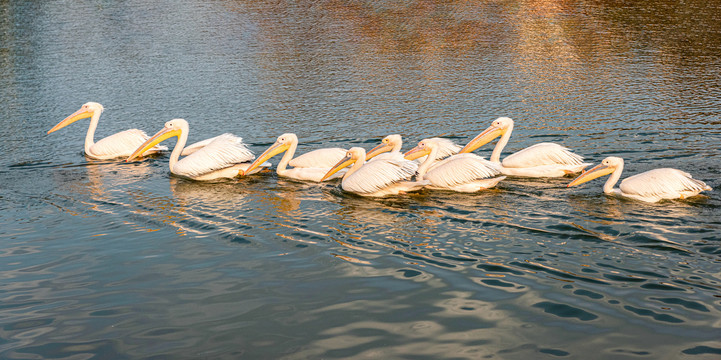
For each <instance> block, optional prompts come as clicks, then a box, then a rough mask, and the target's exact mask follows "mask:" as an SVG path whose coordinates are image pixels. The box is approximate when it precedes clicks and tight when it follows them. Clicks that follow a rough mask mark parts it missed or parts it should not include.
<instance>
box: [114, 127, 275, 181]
mask: <svg viewBox="0 0 721 360" xmlns="http://www.w3.org/2000/svg"><path fill="white" fill-rule="evenodd" d="M188 130H189V126H188V122H187V121H185V120H183V119H173V120H170V121H168V122H166V123H165V126H164V127H163V129H162V130H160V131H158V133H157V134H155V135H153V137H151V138H150V139H148V140H147V141H145V142H144V143H143V144H142V145H140V146H139V147H138V148H137V149H136V150H135V152H133V153H132V154H131V155H130V156H129V157H128V158H127V159H126V160H125V161H130V160H133V159H135V158H137V157H140V156H141V154H143V153H145V152H146V151H147V150H148V149H150V148H152V147H153V146H155V145H157V144H158V143H160V142H162V141H164V140H166V139H168V138H171V137H173V136H177V137H178V142H177V143H176V144H175V148H173V152H172V153H170V161H169V166H170V172H171V173H173V174H175V175H178V176H181V177H185V178H189V179H192V180H214V179H220V178H233V177H236V176H238V173H239V172H240V171H243V170H245V169H247V168H248V166H250V161H251V160H253V159H254V158H255V156H254V155H253V153H252V152H251V151H250V150H249V149H248V148H247V147H246V146H245V144H244V143H243V139H241V138H239V137H237V136H235V135H233V134H223V135H220V136H216V137H215V138H212V139H209V140H210V141H208V142H207V144H206V145H205V146H203V147H202V148H197V149H195V150H194V151H193V152H192V153H191V154H190V155H188V156H186V157H184V158H182V159H180V160H178V158H179V157H180V155H181V153H182V152H183V148H184V147H185V143H186V141H187V140H188ZM201 143H206V142H205V141H203V142H201ZM194 145H195V144H194ZM196 146H197V145H196ZM260 170H261V169H257V171H260Z"/></svg>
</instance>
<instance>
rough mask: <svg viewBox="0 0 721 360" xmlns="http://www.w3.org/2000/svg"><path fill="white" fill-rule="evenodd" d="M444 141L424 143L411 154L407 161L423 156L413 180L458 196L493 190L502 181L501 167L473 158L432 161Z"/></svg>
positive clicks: (462, 156)
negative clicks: (458, 194)
mask: <svg viewBox="0 0 721 360" xmlns="http://www.w3.org/2000/svg"><path fill="white" fill-rule="evenodd" d="M440 140H444V139H439V138H433V139H424V140H421V141H420V142H419V143H418V146H416V147H414V148H413V149H411V150H410V151H408V152H406V154H405V158H406V159H407V160H414V159H417V158H419V157H422V156H426V160H424V161H423V163H422V164H421V165H420V166H419V167H418V175H417V176H416V180H428V181H430V183H431V184H430V185H428V186H427V187H428V188H430V189H446V190H453V191H458V192H476V191H480V190H483V189H488V188H491V187H494V186H496V184H498V182H499V181H501V180H503V179H505V178H506V177H505V176H498V175H499V174H500V166H499V165H497V164H495V163H492V162H490V161H487V160H485V159H483V158H482V157H480V156H478V155H475V154H457V155H452V156H450V157H448V158H446V159H444V160H435V159H437V157H438V151H439V149H440V148H441V143H442V141H440Z"/></svg>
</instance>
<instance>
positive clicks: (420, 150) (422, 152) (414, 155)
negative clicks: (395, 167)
mask: <svg viewBox="0 0 721 360" xmlns="http://www.w3.org/2000/svg"><path fill="white" fill-rule="evenodd" d="M430 153H431V151H430V150H428V149H426V148H424V147H420V146H416V147H414V148H413V149H410V150H408V152H406V153H405V155H404V156H403V157H404V158H405V159H406V160H415V159H418V158H422V157H424V156H426V155H428V154H430Z"/></svg>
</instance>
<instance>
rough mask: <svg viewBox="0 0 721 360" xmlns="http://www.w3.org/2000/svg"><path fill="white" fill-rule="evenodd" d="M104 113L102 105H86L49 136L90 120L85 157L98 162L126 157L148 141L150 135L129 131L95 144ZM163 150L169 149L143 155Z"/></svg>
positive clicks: (55, 128) (91, 103)
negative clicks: (84, 120)
mask: <svg viewBox="0 0 721 360" xmlns="http://www.w3.org/2000/svg"><path fill="white" fill-rule="evenodd" d="M102 113H103V106H102V105H100V104H98V103H96V102H88V103H85V104H83V106H82V107H80V109H79V110H78V111H76V112H74V113H72V114H71V115H70V116H68V117H66V118H65V119H64V120H63V121H61V122H59V123H58V124H57V125H55V126H54V127H53V128H52V129H50V130H48V134H50V133H52V132H55V131H58V130H60V129H62V128H64V127H66V126H68V125H70V124H72V123H74V122H76V121H78V120H80V119H87V118H90V126H89V127H88V133H87V135H85V155H87V156H88V157H90V158H93V159H98V160H106V159H115V158H122V157H126V156H128V155H130V154H132V153H133V151H134V150H135V149H137V148H138V146H140V144H142V143H143V142H144V141H145V140H147V139H148V135H147V134H145V132H144V131H142V130H138V129H129V130H125V131H121V132H119V133H117V134H113V135H110V136H108V137H106V138H104V139H101V140H100V141H98V142H95V140H94V138H95V129H96V128H97V127H98V121H99V120H100V114H102ZM162 150H168V148H167V147H165V146H156V147H153V148H149V149H148V150H147V151H146V152H145V153H144V154H143V155H150V154H154V153H157V152H159V151H162Z"/></svg>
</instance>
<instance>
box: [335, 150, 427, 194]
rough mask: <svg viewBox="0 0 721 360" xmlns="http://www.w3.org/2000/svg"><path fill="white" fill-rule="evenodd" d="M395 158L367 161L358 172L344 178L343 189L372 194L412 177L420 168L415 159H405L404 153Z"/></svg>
mask: <svg viewBox="0 0 721 360" xmlns="http://www.w3.org/2000/svg"><path fill="white" fill-rule="evenodd" d="M398 155H399V157H398V158H396V159H394V160H376V161H369V162H367V163H365V164H364V165H363V166H362V167H361V168H360V169H358V170H357V171H356V172H354V173H352V174H350V175H348V176H346V177H344V178H343V182H342V184H341V186H342V187H343V190H345V191H350V192H354V193H357V194H372V193H376V192H378V191H381V190H383V189H385V188H387V187H388V186H390V185H392V184H393V183H396V182H399V181H403V180H408V179H410V178H411V177H412V176H413V175H414V174H415V173H416V170H418V165H417V164H416V162H414V161H410V160H405V159H403V154H401V153H398Z"/></svg>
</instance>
